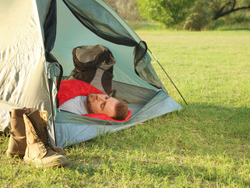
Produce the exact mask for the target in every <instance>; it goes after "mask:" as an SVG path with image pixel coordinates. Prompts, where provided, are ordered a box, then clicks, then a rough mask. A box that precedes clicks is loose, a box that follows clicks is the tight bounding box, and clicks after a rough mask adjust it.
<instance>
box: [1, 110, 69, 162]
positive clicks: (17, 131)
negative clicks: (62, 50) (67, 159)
mask: <svg viewBox="0 0 250 188" xmlns="http://www.w3.org/2000/svg"><path fill="white" fill-rule="evenodd" d="M35 110H36V109H35V108H23V109H12V110H11V111H10V118H11V122H10V128H11V130H10V139H9V145H8V150H7V152H6V154H7V157H14V156H16V155H17V156H18V157H19V158H21V159H22V158H23V156H24V154H25V149H26V145H27V144H26V133H25V125H24V121H23V114H24V113H30V112H32V111H35ZM42 114H43V113H42ZM44 118H45V121H46V122H48V113H47V116H46V117H44ZM47 125H48V124H46V129H47ZM47 136H48V139H49V135H47ZM54 149H55V150H56V152H57V153H59V154H61V155H66V153H65V151H64V150H63V148H62V147H60V146H54Z"/></svg>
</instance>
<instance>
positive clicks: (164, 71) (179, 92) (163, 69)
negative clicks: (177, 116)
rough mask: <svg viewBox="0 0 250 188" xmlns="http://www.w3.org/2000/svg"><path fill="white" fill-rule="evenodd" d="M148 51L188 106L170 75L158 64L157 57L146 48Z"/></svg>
mask: <svg viewBox="0 0 250 188" xmlns="http://www.w3.org/2000/svg"><path fill="white" fill-rule="evenodd" d="M148 51H149V52H150V53H151V55H152V56H153V57H154V59H155V60H156V61H157V63H158V64H159V66H160V67H161V69H162V70H163V71H164V72H165V74H166V75H167V77H168V78H169V80H170V81H171V83H172V84H173V85H174V87H175V89H176V90H177V91H178V93H179V94H180V96H181V98H182V99H183V101H184V102H185V103H186V105H187V106H188V107H189V105H188V103H187V102H186V100H185V99H184V97H183V96H182V94H181V92H180V91H179V90H178V88H177V87H176V85H175V84H174V82H173V81H172V79H171V78H170V76H169V75H168V73H167V72H166V71H165V69H164V68H163V67H162V65H161V64H160V62H159V61H158V59H157V58H156V57H155V55H154V54H153V53H152V52H151V51H150V50H149V49H148Z"/></svg>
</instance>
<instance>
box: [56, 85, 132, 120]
mask: <svg viewBox="0 0 250 188" xmlns="http://www.w3.org/2000/svg"><path fill="white" fill-rule="evenodd" d="M90 93H95V94H103V93H102V92H101V91H100V90H98V89H96V88H95V87H94V86H92V85H90V84H88V83H86V82H83V81H81V80H62V81H61V84H60V89H59V92H58V94H57V97H58V99H59V106H61V105H62V104H63V103H65V102H66V101H68V100H70V99H72V98H74V97H77V96H80V95H84V96H87V95H88V94H90ZM82 116H86V117H91V118H96V119H102V120H107V121H117V122H124V121H127V120H128V119H129V118H130V117H131V111H130V110H128V116H127V117H126V118H125V119H124V120H115V119H113V118H111V117H109V116H108V115H106V114H83V115H82Z"/></svg>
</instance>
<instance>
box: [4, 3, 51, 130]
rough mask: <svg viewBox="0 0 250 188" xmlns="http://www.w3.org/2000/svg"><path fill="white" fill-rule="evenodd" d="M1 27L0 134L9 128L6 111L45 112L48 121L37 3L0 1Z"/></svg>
mask: <svg viewBox="0 0 250 188" xmlns="http://www.w3.org/2000/svg"><path fill="white" fill-rule="evenodd" d="M0 24H1V29H0V85H1V87H0V106H1V110H0V111H1V113H0V114H1V115H0V119H1V120H0V122H1V124H0V131H3V130H5V128H6V127H7V126H9V122H10V117H9V110H11V109H12V108H22V107H33V108H37V109H39V110H47V111H48V113H49V114H50V116H49V118H50V119H51V117H52V115H51V106H50V104H51V102H50V97H49V96H50V94H49V87H48V79H47V73H46V61H45V57H44V43H43V35H42V31H41V24H40V19H39V14H38V12H37V4H36V1H30V0H24V1H22V2H21V3H20V1H15V0H10V1H9V0H2V1H1V2H0ZM10 108H11V109H10Z"/></svg>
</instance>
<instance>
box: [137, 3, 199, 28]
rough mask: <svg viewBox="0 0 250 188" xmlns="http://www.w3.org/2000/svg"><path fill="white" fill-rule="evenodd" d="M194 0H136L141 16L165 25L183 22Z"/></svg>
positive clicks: (169, 25)
mask: <svg viewBox="0 0 250 188" xmlns="http://www.w3.org/2000/svg"><path fill="white" fill-rule="evenodd" d="M195 2H196V0H137V4H138V10H139V11H140V13H141V14H140V15H141V16H142V17H143V18H146V19H149V20H152V21H157V22H160V23H162V24H164V25H165V26H166V27H171V26H174V25H176V24H179V23H181V22H183V21H184V20H185V19H186V17H187V15H188V14H189V12H190V8H191V7H192V6H193V5H194V3H195Z"/></svg>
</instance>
